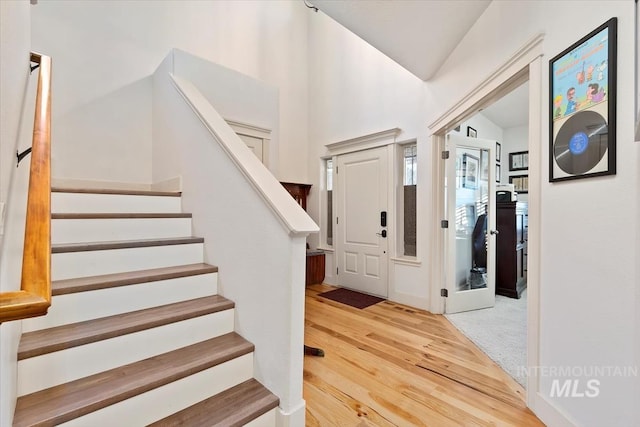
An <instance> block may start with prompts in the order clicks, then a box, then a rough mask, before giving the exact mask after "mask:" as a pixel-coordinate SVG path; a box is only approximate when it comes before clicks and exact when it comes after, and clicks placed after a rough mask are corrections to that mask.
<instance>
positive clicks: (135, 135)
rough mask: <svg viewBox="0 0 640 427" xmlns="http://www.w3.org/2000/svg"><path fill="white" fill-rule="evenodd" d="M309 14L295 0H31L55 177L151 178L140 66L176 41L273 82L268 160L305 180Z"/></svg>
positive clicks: (151, 66)
mask: <svg viewBox="0 0 640 427" xmlns="http://www.w3.org/2000/svg"><path fill="white" fill-rule="evenodd" d="M307 16H308V9H307V8H306V7H305V6H304V4H303V3H302V2H261V1H242V2H232V1H226V2H223V1H209V2H204V1H146V0H141V1H126V2H120V1H118V2H114V1H107V0H100V1H90V2H78V1H55V2H53V1H51V2H46V1H41V2H39V3H38V5H37V6H35V7H34V8H33V17H32V23H33V25H32V33H33V35H32V37H33V47H34V49H36V50H39V51H42V52H44V53H47V54H50V55H51V56H52V57H53V64H54V67H55V72H54V83H53V85H54V86H53V88H54V98H53V99H54V101H53V102H54V104H53V111H54V128H53V132H54V138H55V144H54V146H53V157H54V163H53V174H54V177H55V178H78V179H95V180H107V181H117V182H126V181H130V182H134V183H149V182H150V180H151V173H152V172H151V117H150V111H151V89H150V83H149V80H148V76H150V75H151V74H152V73H153V71H154V70H155V68H156V67H157V66H158V64H159V63H160V62H161V61H162V59H163V58H164V57H165V56H166V55H167V53H168V52H169V51H170V50H171V49H172V48H179V49H182V50H184V51H187V52H191V53H193V54H195V55H197V56H200V57H203V58H205V59H208V60H210V61H212V62H215V63H218V64H221V65H223V66H226V67H228V68H231V69H234V70H237V71H240V72H242V73H244V74H247V75H249V76H251V77H254V78H257V79H260V80H263V81H265V82H268V83H269V84H271V85H272V86H275V87H277V88H278V90H279V96H280V104H279V110H280V118H281V122H280V127H279V132H280V144H281V149H280V151H279V157H277V158H274V159H271V160H273V161H276V163H275V164H278V163H279V164H280V170H279V171H278V178H280V179H281V180H288V181H303V182H304V181H306V180H307V164H306V162H305V161H301V159H306V158H307V144H306V140H307V128H306V126H307V104H308V98H307V72H306V70H307V68H306V67H307V62H306V59H307V50H306V46H307V44H306V40H307ZM55 93H60V94H64V96H59V97H56V96H55ZM238 119H241V118H238ZM87 154H88V155H87Z"/></svg>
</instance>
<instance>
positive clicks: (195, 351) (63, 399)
mask: <svg viewBox="0 0 640 427" xmlns="http://www.w3.org/2000/svg"><path fill="white" fill-rule="evenodd" d="M253 350H254V346H253V344H251V343H250V342H248V341H247V340H245V339H244V338H242V337H241V336H240V335H238V334H236V333H235V332H231V333H229V334H225V335H222V336H219V337H216V338H213V339H210V340H207V341H202V342H200V343H197V344H194V345H190V346H187V347H183V348H180V349H178V350H174V351H171V352H168V353H164V354H161V355H158V356H154V357H151V358H148V359H144V360H141V361H139V362H135V363H131V364H129V365H125V366H121V367H118V368H115V369H111V370H109V371H105V372H101V373H99V374H95V375H91V376H89V377H85V378H81V379H79V380H76V381H72V382H69V383H66V384H61V385H58V386H55V387H51V388H48V389H45V390H41V391H38V392H35V393H32V394H28V395H25V396H21V397H19V398H18V401H17V403H16V411H15V417H14V420H13V425H14V427H21V426H32V425H40V424H42V425H57V424H61V423H63V422H66V421H69V420H71V419H74V418H77V417H79V416H82V415H85V414H88V413H90V412H93V411H96V410H98V409H101V408H104V407H106V406H109V405H112V404H114V403H117V402H120V401H123V400H125V399H129V398H131V397H133V396H136V395H138V394H141V393H144V392H147V391H149V390H152V389H154V388H157V387H160V386H163V385H165V384H168V383H171V382H173V381H177V380H179V379H182V378H185V377H187V376H189V375H192V374H195V373H197V372H200V371H203V370H205V369H209V368H211V367H213V366H216V365H219V364H221V363H224V362H226V361H229V360H232V359H235V358H237V357H240V356H242V355H245V354H248V353H251V352H252V351H253Z"/></svg>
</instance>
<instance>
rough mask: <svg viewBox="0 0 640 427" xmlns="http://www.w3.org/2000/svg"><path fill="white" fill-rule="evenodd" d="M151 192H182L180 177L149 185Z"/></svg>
mask: <svg viewBox="0 0 640 427" xmlns="http://www.w3.org/2000/svg"><path fill="white" fill-rule="evenodd" d="M151 190H153V191H182V175H178V176H176V177H173V178H169V179H165V180H163V181H158V182H154V183H153V184H151Z"/></svg>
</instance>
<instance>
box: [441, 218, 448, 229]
mask: <svg viewBox="0 0 640 427" xmlns="http://www.w3.org/2000/svg"><path fill="white" fill-rule="evenodd" d="M440 228H449V221H447V220H446V219H443V220H442V221H440Z"/></svg>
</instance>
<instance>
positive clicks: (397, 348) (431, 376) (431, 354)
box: [304, 285, 544, 427]
mask: <svg viewBox="0 0 640 427" xmlns="http://www.w3.org/2000/svg"><path fill="white" fill-rule="evenodd" d="M331 289H335V288H334V287H331V286H327V285H312V286H308V287H307V290H306V315H305V320H306V325H305V344H306V345H309V346H314V347H320V348H322V349H323V350H324V351H325V357H314V356H305V360H304V398H305V400H306V402H307V411H306V419H307V421H306V425H307V426H323V427H324V426H340V427H343V426H344V427H351V426H354V427H365V426H437V427H439V426H443V427H450V426H495V425H501V426H518V427H525V426H544V424H542V422H540V420H538V419H537V418H536V416H535V415H533V413H532V412H531V411H530V410H529V409H527V407H526V405H525V403H524V395H525V393H524V390H523V389H522V387H521V386H520V385H519V384H518V383H516V382H515V381H514V380H513V379H512V378H511V377H509V376H508V375H507V374H506V373H505V372H504V371H502V370H501V369H500V368H499V367H498V366H497V365H496V364H495V363H494V362H493V361H491V359H489V358H488V357H487V356H486V355H485V354H484V353H482V352H481V351H480V350H479V349H478V348H477V347H476V346H475V345H474V344H473V343H471V341H469V340H468V339H467V338H466V337H465V336H464V335H462V334H461V333H460V332H459V331H458V330H457V329H456V328H455V327H454V326H453V325H451V324H450V323H449V322H448V321H447V320H446V318H444V316H441V315H434V314H431V313H428V312H425V311H422V310H418V309H414V308H411V307H408V306H405V305H402V304H397V303H392V302H388V301H385V302H382V303H379V304H376V305H373V306H370V307H367V308H365V309H363V310H359V309H356V308H352V307H349V306H346V305H343V304H340V303H337V302H334V301H330V300H328V299H326V298H322V297H318V296H317V294H319V293H321V292H325V291H328V290H331Z"/></svg>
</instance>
